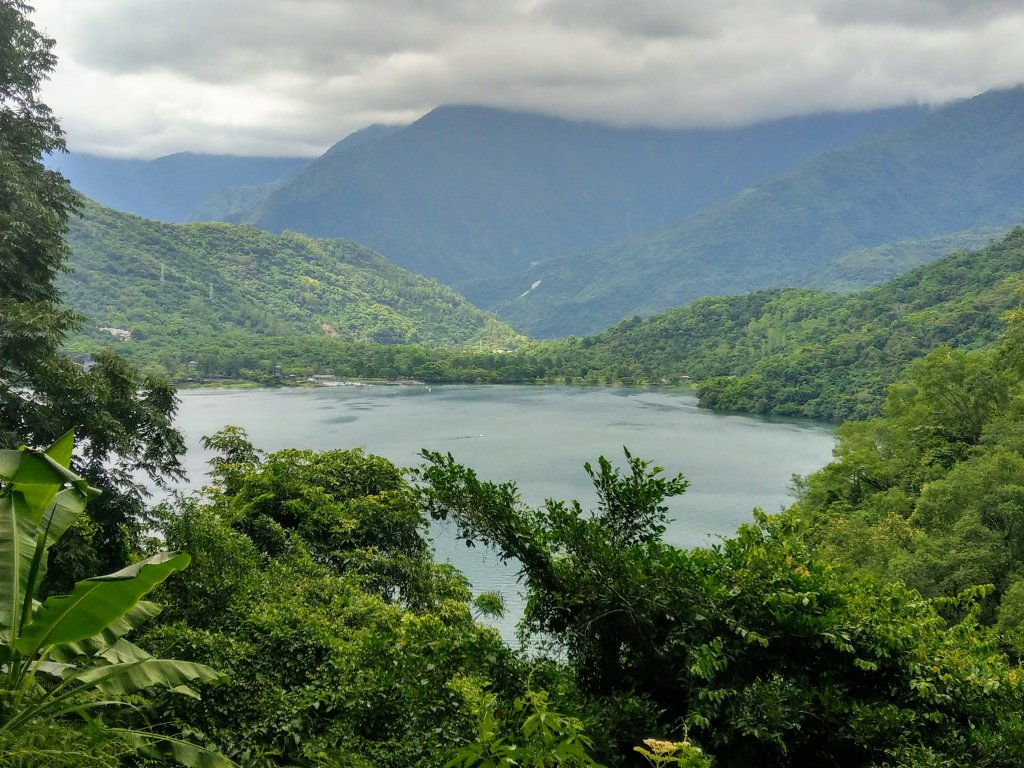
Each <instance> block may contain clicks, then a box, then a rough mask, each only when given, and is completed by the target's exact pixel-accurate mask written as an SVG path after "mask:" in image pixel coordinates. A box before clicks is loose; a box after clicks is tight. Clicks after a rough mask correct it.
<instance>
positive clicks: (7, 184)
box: [0, 0, 182, 587]
mask: <svg viewBox="0 0 1024 768" xmlns="http://www.w3.org/2000/svg"><path fill="white" fill-rule="evenodd" d="M29 10H30V9H29V7H28V6H27V5H26V4H25V3H23V2H20V1H19V0H0V180H2V181H0V294H2V299H3V301H2V302H0V448H14V447H17V446H18V445H19V444H20V443H23V442H24V443H27V444H29V445H49V444H50V443H51V442H53V441H54V440H56V439H57V437H58V436H60V435H61V434H63V433H64V432H65V431H66V430H67V429H68V427H69V426H76V427H77V434H78V436H79V439H80V441H81V443H80V446H81V447H80V450H79V451H77V452H76V454H75V456H74V457H73V460H72V468H73V469H74V470H75V471H76V472H78V473H79V474H81V475H83V476H84V477H86V478H87V479H88V481H89V482H90V483H91V484H92V485H94V486H96V487H98V488H100V489H102V490H103V491H104V493H103V495H102V496H101V497H100V499H98V500H97V502H95V503H94V504H92V505H91V506H90V509H89V516H90V517H91V520H92V525H83V526H80V527H79V528H78V529H76V530H75V531H74V532H72V533H71V534H69V536H67V537H65V539H64V540H63V541H62V542H61V543H60V544H58V546H57V547H56V548H55V552H54V556H55V557H58V558H61V559H62V562H63V566H62V568H61V569H59V570H55V573H58V572H59V573H60V574H62V583H61V586H64V587H67V586H69V585H70V584H71V583H73V582H74V580H76V579H77V578H80V577H82V576H85V575H88V574H90V573H96V572H102V571H106V570H112V569H115V568H118V567H120V566H123V565H124V564H125V563H126V562H127V555H128V551H127V549H126V546H130V545H131V539H132V538H133V537H134V536H136V535H137V534H138V532H139V524H140V517H141V514H142V511H143V508H144V504H143V500H144V494H143V492H142V489H141V487H140V486H139V485H138V482H137V473H140V472H141V473H143V474H148V475H149V477H150V478H151V479H152V480H153V481H154V482H156V483H161V482H163V479H164V478H166V477H167V476H174V475H175V474H176V473H179V472H180V465H179V463H178V456H179V454H180V452H181V450H182V443H181V437H180V435H179V434H178V433H177V431H176V430H175V429H174V427H173V424H172V417H173V413H174V408H175V398H174V393H173V390H171V389H170V388H169V387H168V386H167V385H166V384H165V383H163V382H162V381H160V380H158V379H154V378H150V377H148V376H143V375H142V374H140V373H139V372H138V371H137V370H135V369H134V368H132V367H131V366H129V365H127V364H126V363H125V361H124V360H122V359H120V358H118V357H116V356H115V355H112V354H109V353H103V354H99V355H97V358H96V362H97V364H96V365H95V366H94V367H93V368H92V369H91V370H88V371H86V370H85V369H83V368H82V367H81V366H80V365H78V364H76V363H73V362H72V361H71V360H70V359H68V358H67V357H65V356H64V355H63V354H61V352H60V347H61V344H62V342H63V341H64V340H65V338H66V336H67V334H68V333H69V332H70V331H71V330H72V329H73V328H74V326H75V324H76V322H77V318H76V316H75V315H74V314H73V313H72V312H71V311H70V310H69V309H68V308H66V307H64V306H63V305H62V304H61V303H60V300H61V296H60V293H59V291H58V289H57V285H56V282H55V278H56V277H57V275H59V274H60V273H61V272H63V271H65V270H66V269H67V266H68V264H67V262H68V253H69V251H68V247H67V245H66V244H65V242H64V235H65V233H66V231H67V219H68V216H69V215H70V214H71V212H72V210H73V209H74V208H75V206H76V205H77V204H78V198H77V196H76V195H75V193H74V192H73V191H72V190H71V188H70V187H69V186H68V184H67V182H66V181H65V180H64V179H63V177H61V176H60V175H59V174H57V173H54V172H52V171H48V170H46V169H45V168H44V167H43V165H42V163H41V161H40V159H41V156H42V155H43V154H44V153H48V152H60V151H62V150H63V149H64V139H63V134H62V132H61V130H60V126H59V124H58V122H57V120H56V118H55V117H54V116H53V115H52V113H51V112H50V110H49V109H48V108H47V107H46V105H45V104H43V103H42V102H40V101H39V99H38V93H39V88H40V85H41V83H42V81H43V80H44V79H45V78H46V77H47V76H48V75H49V73H50V71H51V70H52V69H53V66H54V63H55V60H54V57H53V55H52V53H51V49H52V47H53V41H52V40H50V39H48V38H45V37H43V36H41V35H40V34H39V33H38V32H37V31H36V29H35V27H34V26H33V25H32V23H31V21H30V20H29V19H28V17H27V12H28V11H29Z"/></svg>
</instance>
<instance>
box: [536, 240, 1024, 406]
mask: <svg viewBox="0 0 1024 768" xmlns="http://www.w3.org/2000/svg"><path fill="white" fill-rule="evenodd" d="M1022 286H1024V227H1018V228H1016V229H1014V230H1013V231H1011V232H1010V233H1009V234H1008V235H1007V236H1006V237H1005V238H1004V239H1003V240H1001V241H999V242H997V243H993V244H991V245H989V246H987V247H985V248H983V249H981V250H979V251H975V252H958V253H953V254H950V255H949V256H946V257H945V258H943V259H940V260H939V261H936V262H934V263H932V264H927V265H925V266H921V267H918V268H916V269H914V270H912V271H910V272H908V273H907V274H905V275H901V276H900V277H898V278H896V279H894V280H891V281H890V282H888V283H885V284H883V285H880V286H878V287H876V288H872V289H870V290H867V291H864V292H863V293H859V294H854V295H850V296H844V295H841V294H836V293H825V292H822V291H815V290H810V289H806V288H790V289H785V290H783V289H774V290H768V291H761V292H757V293H750V294H744V295H741V296H731V297H725V298H705V299H700V300H698V301H695V302H694V303H693V304H691V305H689V306H687V307H681V308H677V309H672V310H669V311H667V312H664V313H662V314H660V315H658V316H656V317H652V318H650V319H648V320H641V319H639V318H636V319H633V320H627V321H624V322H622V323H620V324H619V325H618V326H616V327H614V328H612V329H610V330H608V331H605V332H604V333H601V334H598V335H596V336H590V337H584V338H580V339H569V340H565V341H559V342H550V343H549V344H548V345H546V346H545V347H544V353H545V354H546V355H548V356H549V357H551V358H552V365H551V366H550V368H551V369H553V370H559V369H560V370H561V372H562V373H563V374H564V375H565V376H566V377H567V378H570V379H573V378H576V379H584V380H586V379H588V378H589V379H591V380H593V379H609V378H610V379H617V380H627V381H628V380H640V381H659V380H670V381H672V380H674V381H678V380H679V379H680V378H681V377H684V376H685V377H689V378H692V379H694V380H698V381H699V382H700V390H701V398H702V402H703V404H704V405H707V406H711V407H716V408H720V409H726V410H743V411H753V412H762V413H778V414H786V415H800V416H813V417H818V418H827V419H834V420H840V419H844V418H860V417H865V416H871V415H874V414H875V413H876V412H877V410H878V408H879V407H880V405H881V402H882V399H883V397H884V391H885V387H886V386H887V385H888V384H890V383H891V382H893V381H894V380H895V377H896V376H897V375H898V374H899V372H900V371H901V370H902V369H903V367H904V366H905V365H906V364H907V363H908V362H910V361H911V360H913V359H915V358H917V357H920V356H922V355H924V354H926V353H927V352H928V351H930V350H931V349H933V348H934V347H936V346H938V345H940V344H949V345H951V346H957V347H978V346H984V345H986V344H990V343H992V342H994V341H995V340H996V338H997V337H998V336H999V334H1000V332H1001V331H1002V330H1003V324H1002V321H1001V317H1002V315H1003V313H1004V312H1005V311H1006V310H1008V309H1011V308H1014V307H1017V306H1019V305H1020V304H1021V303H1022V300H1024V296H1022Z"/></svg>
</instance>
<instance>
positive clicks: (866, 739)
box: [420, 452, 1024, 768]
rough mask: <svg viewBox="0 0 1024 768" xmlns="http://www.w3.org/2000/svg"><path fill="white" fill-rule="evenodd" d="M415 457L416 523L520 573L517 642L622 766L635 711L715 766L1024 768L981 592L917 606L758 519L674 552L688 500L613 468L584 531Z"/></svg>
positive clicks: (676, 487) (655, 474)
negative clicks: (579, 694) (678, 506)
mask: <svg viewBox="0 0 1024 768" xmlns="http://www.w3.org/2000/svg"><path fill="white" fill-rule="evenodd" d="M424 456H425V458H426V459H427V461H428V463H427V464H426V465H425V466H424V468H423V469H422V470H421V471H420V478H421V480H422V481H423V483H424V484H423V486H422V493H423V502H424V505H425V508H426V509H427V510H428V511H430V512H431V513H432V514H433V515H435V516H437V517H445V516H450V517H452V518H453V519H454V520H455V521H456V523H457V524H458V525H459V527H460V530H461V531H462V533H463V535H465V536H466V537H468V538H469V539H471V540H475V541H478V542H484V543H488V544H491V545H492V546H494V547H495V549H496V550H497V552H498V553H499V555H500V556H502V557H504V558H506V559H513V558H514V559H516V560H518V561H519V563H520V565H521V567H522V573H523V578H524V580H525V583H526V587H527V608H526V613H525V619H524V621H525V625H526V627H527V628H529V629H531V630H534V631H535V632H539V633H542V634H543V635H546V636H547V637H549V638H552V639H553V640H554V641H555V642H556V643H557V644H558V645H559V646H560V648H561V650H562V654H563V655H564V658H565V659H566V661H567V662H568V663H569V665H570V666H571V668H572V669H573V671H574V672H575V675H576V680H577V682H578V684H579V686H580V687H581V689H582V691H583V692H584V693H585V694H589V695H590V696H592V697H593V699H594V701H595V702H596V705H597V710H598V711H599V712H600V711H603V712H604V715H603V716H604V717H605V720H606V723H607V724H608V725H610V726H611V727H612V728H615V729H616V730H615V732H613V733H612V734H611V735H612V736H613V737H614V738H616V741H617V742H618V744H619V752H620V754H621V753H622V752H624V751H626V750H628V749H629V748H630V747H631V745H633V744H636V743H637V742H639V741H640V740H641V739H643V738H645V736H649V735H650V734H649V733H647V734H643V733H636V732H635V726H636V724H635V723H630V722H628V721H626V719H625V718H624V717H622V716H621V714H620V713H621V712H622V708H623V702H629V701H634V700H635V699H636V697H641V698H642V699H644V700H646V701H648V702H650V703H651V704H652V705H653V708H654V709H655V710H656V711H658V712H659V714H658V721H657V722H656V723H655V725H656V727H657V728H658V730H659V731H660V732H662V733H667V734H672V733H684V734H685V733H687V732H689V733H690V734H691V735H692V736H693V737H694V739H695V740H697V741H698V742H700V744H701V745H702V746H703V747H704V748H705V749H706V750H707V751H708V752H709V753H710V754H711V755H713V756H714V758H715V764H716V765H721V766H726V767H728V766H747V765H759V766H765V767H766V768H767V767H769V766H784V765H833V766H848V767H849V768H862V767H863V766H868V765H911V764H916V765H923V764H926V763H924V762H921V761H919V762H917V763H914V762H913V760H914V759H916V758H911V757H908V755H910V752H912V751H913V750H918V751H919V752H921V754H924V753H925V752H927V753H928V754H929V755H932V756H933V757H934V762H932V763H927V764H934V765H940V764H949V765H983V764H984V765H992V766H1005V767H1006V768H1009V766H1014V765H1018V764H1020V760H1021V759H1022V757H1024V730H1022V728H1021V725H1020V722H1019V721H1020V718H1019V701H1018V699H1017V697H1018V696H1019V689H1020V681H1019V675H1020V670H1019V669H1018V668H1015V667H1013V666H1012V665H1011V664H1010V662H1009V661H1008V660H1007V658H1006V657H1005V656H1004V655H1002V654H1000V653H998V652H997V651H996V650H995V647H994V642H993V637H992V635H991V634H990V633H989V632H988V631H987V630H986V629H985V628H982V627H979V626H978V623H977V620H978V614H979V611H980V608H979V604H978V603H977V599H978V598H980V597H981V596H983V595H984V594H986V593H987V591H988V590H986V589H977V588H976V589H971V590H966V591H965V593H964V594H963V595H959V596H956V597H952V598H945V599H938V600H935V601H928V600H925V599H923V598H922V597H921V595H920V593H918V592H916V591H914V590H912V589H908V588H907V587H905V586H904V585H902V584H890V585H885V586H879V585H876V584H874V583H872V582H871V581H861V580H858V579H855V578H850V577H849V576H848V575H847V574H845V573H843V572H841V571H839V570H837V569H835V568H833V567H832V566H831V565H830V564H829V563H827V562H825V561H824V560H822V559H821V558H819V557H817V556H816V555H815V553H814V552H813V551H812V550H810V549H809V548H808V547H807V546H806V544H805V543H804V542H803V540H802V537H803V530H802V529H801V527H800V526H799V524H797V523H794V521H793V520H792V519H791V518H788V517H781V518H769V517H768V516H766V515H764V514H760V515H759V516H758V517H757V520H756V522H755V523H754V524H751V525H747V526H744V527H743V528H741V530H740V532H739V533H738V535H737V536H736V537H735V538H732V539H727V540H724V541H723V542H722V543H721V544H719V545H717V546H715V547H712V548H710V549H693V550H682V549H679V548H676V547H672V546H669V545H667V544H665V543H664V542H662V541H661V533H662V532H663V530H664V527H663V526H664V522H665V514H666V509H665V505H664V504H663V498H664V497H665V496H667V495H670V494H675V493H679V492H680V491H681V490H683V488H684V487H685V481H683V480H682V478H680V477H676V478H662V477H660V476H659V474H660V470H659V469H658V468H657V467H651V466H650V465H649V464H648V463H647V462H643V461H640V460H638V459H636V458H634V457H632V456H629V455H628V454H627V461H628V469H627V471H625V472H619V471H617V470H614V469H613V468H612V467H611V465H610V464H609V463H608V462H607V461H605V460H601V462H600V465H599V468H598V469H597V470H593V469H591V470H590V472H589V474H590V475H591V478H592V479H593V480H594V482H595V486H596V487H597V491H598V497H599V505H598V508H597V509H595V510H593V511H591V512H590V513H586V512H584V511H583V510H582V509H581V507H580V505H579V504H578V503H576V502H571V503H563V502H557V501H552V500H549V501H547V502H546V503H545V505H544V506H543V507H542V508H540V509H533V508H530V507H527V506H525V505H523V504H522V503H521V502H520V501H519V499H518V496H517V493H516V489H515V487H514V486H513V485H512V484H509V483H506V484H501V485H496V484H494V483H488V482H481V481H480V480H478V479H477V478H476V475H475V473H473V472H472V470H469V469H466V468H465V467H462V466H460V465H458V464H457V463H455V461H454V460H453V459H452V457H451V456H450V455H448V456H443V455H441V454H437V453H429V452H425V453H424ZM947 614H953V615H955V616H957V617H959V618H960V620H959V622H958V623H953V622H951V621H950V619H949V618H948V616H947ZM617 714H619V719H618V720H617V719H616V715H617ZM645 725H647V726H648V727H649V725H650V724H649V723H647V724H645ZM606 727H607V726H606ZM631 728H632V730H631ZM915 754H916V753H915ZM942 760H946V761H948V762H945V763H944V762H941V761H942Z"/></svg>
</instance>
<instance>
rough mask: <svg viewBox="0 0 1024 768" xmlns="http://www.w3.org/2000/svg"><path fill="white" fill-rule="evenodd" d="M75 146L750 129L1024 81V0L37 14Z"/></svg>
mask: <svg viewBox="0 0 1024 768" xmlns="http://www.w3.org/2000/svg"><path fill="white" fill-rule="evenodd" d="M36 20H37V23H39V25H40V26H41V27H43V28H44V29H45V30H46V31H47V32H48V33H49V34H51V35H52V36H53V37H55V38H56V39H57V41H58V43H57V52H58V55H59V56H60V65H59V69H58V72H57V73H56V75H55V77H54V79H53V82H52V83H51V84H50V85H49V86H48V88H47V91H46V94H45V96H46V98H47V100H48V101H49V103H50V104H51V106H52V107H53V108H54V109H55V111H56V112H57V113H58V114H59V115H61V116H62V118H63V122H64V126H65V128H66V130H67V132H68V136H69V143H70V144H71V146H72V147H74V148H78V149H80V150H83V151H94V152H100V153H104V154H120V155H128V156H155V155H158V154H165V153H168V152H173V151H179V150H193V151H210V152H233V153H240V154H249V153H258V154H296V153H298V154H307V155H308V154H315V153H317V152H318V151H320V150H322V149H324V148H326V147H327V146H328V145H330V144H331V143H333V142H334V141H335V140H337V139H338V138H340V137H341V136H343V135H345V134H346V133H348V132H350V131H352V130H355V129H357V128H360V127H362V126H364V125H367V124H370V123H372V122H407V121H409V120H410V119H414V118H415V117H417V116H419V115H421V114H423V113H425V112H427V111H428V110H430V109H431V108H433V107H434V106H437V105H439V104H446V103H447V104H450V103H461V104H467V103H475V104H483V105H490V106H500V107H506V108H510V109H522V110H531V111H540V112H544V113H547V114H552V115H557V116H561V117H569V118H575V119H589V120H597V121H602V122H611V123H615V124H628V125H656V126H663V127H668V126H687V125H713V124H736V123H742V122H750V121H754V120H758V119H764V118H773V117H781V116H785V115H791V114H806V113H810V112H816V111H822V110H841V109H861V108H869V107H875V106H888V105H894V104H901V103H907V102H929V103H939V102H943V101H947V100H949V99H953V98H958V97H964V96H971V95H974V94H976V93H979V92H981V91H983V90H986V89H989V88H993V87H1002V86H1008V85H1013V84H1016V83H1020V82H1024V46H1021V45H1020V43H1019V41H1020V40H1022V39H1024V5H1022V4H1021V3H1020V2H1019V0H988V1H987V2H964V0H901V2H898V3H895V2H890V1H889V0H716V2H707V0H638V2H636V3H623V2H621V1H620V0H515V1H513V0H502V1H501V2H483V0H88V2H83V1H82V0H37V14H36Z"/></svg>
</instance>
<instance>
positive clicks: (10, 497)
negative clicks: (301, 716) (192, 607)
mask: <svg viewBox="0 0 1024 768" xmlns="http://www.w3.org/2000/svg"><path fill="white" fill-rule="evenodd" d="M73 445H74V436H73V434H72V433H70V432H68V433H67V434H65V435H63V436H62V437H61V438H60V439H59V440H57V441H56V442H55V443H54V444H53V445H51V446H50V447H49V448H48V449H47V450H46V451H45V452H44V451H29V450H25V449H22V450H20V451H12V450H0V662H2V664H0V757H5V756H6V757H8V758H10V757H11V755H10V754H9V753H8V752H7V750H6V749H5V747H4V744H3V742H4V741H10V740H11V739H12V737H13V738H14V739H15V740H16V739H17V737H18V736H20V735H21V734H23V733H24V732H26V731H29V730H32V729H35V728H38V727H40V725H46V724H54V723H55V722H59V721H61V720H62V718H64V717H66V716H67V715H74V714H78V715H81V716H82V717H84V718H86V720H87V721H88V720H89V719H90V716H89V713H90V712H91V711H92V710H97V709H100V708H109V707H116V706H123V707H127V706H128V702H127V701H126V700H125V699H126V697H127V696H129V695H131V694H133V693H136V692H138V691H142V690H146V689H148V688H152V687H163V688H167V689H171V690H175V691H177V692H179V693H182V692H184V693H188V694H189V695H192V696H198V694H197V693H196V692H195V691H193V690H192V689H191V688H189V687H188V685H189V684H190V683H192V682H193V681H200V682H214V681H219V680H220V679H221V675H220V674H218V673H217V672H215V671H214V670H212V669H210V668H209V667H207V666H204V665H202V664H195V663H191V662H185V661H178V660H176V659H155V658H153V657H152V656H150V655H149V654H148V653H146V652H145V651H143V650H142V649H141V648H139V647H138V646H136V645H134V644H132V643H131V642H129V641H128V640H126V639H125V637H124V635H126V634H127V633H128V632H130V631H131V630H132V629H134V628H136V627H137V626H138V625H140V624H142V623H143V622H145V621H147V620H148V619H151V618H153V616H155V615H156V614H157V613H159V611H160V606H158V605H156V604H154V603H150V602H147V601H144V600H143V599H142V598H143V597H144V596H145V595H146V594H147V593H148V592H149V591H150V590H152V589H153V588H154V587H155V586H157V585H158V584H160V583H161V582H162V581H163V580H164V579H166V578H167V577H168V576H170V575H171V574H172V573H174V572H175V571H178V570H180V569H182V568H184V567H185V566H186V565H188V561H189V557H188V555H186V554H184V553H180V552H161V553H158V554H156V555H153V556H151V557H148V558H146V559H145V560H141V561H139V562H137V563H134V564H133V565H131V566H128V567H127V568H124V569H122V570H120V571H118V572H117V573H112V574H109V575H107V576H99V577H94V578H91V579H87V580H85V581H81V582H79V583H78V584H76V585H75V588H74V591H73V592H72V593H71V594H70V595H64V596H53V597H50V598H48V599H47V600H46V601H45V602H43V603H42V604H40V603H38V601H37V600H36V597H37V595H38V593H39V591H40V588H41V587H42V584H43V579H44V578H45V575H46V569H47V556H48V554H49V550H50V548H51V547H52V546H53V544H54V543H55V542H56V541H57V540H59V539H60V538H61V536H63V535H64V532H65V531H67V530H68V529H69V528H70V527H71V526H72V525H74V522H75V520H76V519H77V518H78V516H79V515H81V514H82V512H83V510H84V509H85V506H86V504H87V503H88V501H89V500H90V499H93V498H95V497H96V495H97V493H98V492H97V491H96V489H95V488H91V487H90V486H89V485H88V484H87V483H86V482H85V480H84V479H83V478H81V477H79V476H78V475H76V474H75V473H74V472H72V471H71V470H70V469H69V464H70V463H71V454H72V448H73ZM131 709H132V710H134V709H137V707H136V706H135V705H132V706H131ZM118 730H119V732H120V733H121V734H123V735H124V736H126V737H127V738H128V739H129V740H131V741H133V742H135V743H136V744H138V745H139V746H140V748H142V749H144V750H145V751H147V752H148V751H149V750H150V749H151V748H152V747H153V745H154V743H160V744H162V745H165V746H167V747H168V751H169V753H170V755H171V756H173V757H174V758H175V759H177V760H178V761H179V762H181V763H183V764H184V765H190V766H209V768H218V767H220V766H224V767H227V766H232V765H234V763H232V762H231V761H230V760H227V759H226V758H223V757H222V756H220V755H217V754H216V753H213V752H210V751H209V750H205V749H201V748H198V747H196V746H195V745H193V744H190V743H188V742H185V741H182V740H180V739H178V738H175V737H169V736H165V735H160V734H156V733H154V732H153V731H151V730H138V729H134V728H128V729H118ZM21 756H23V755H21Z"/></svg>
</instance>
